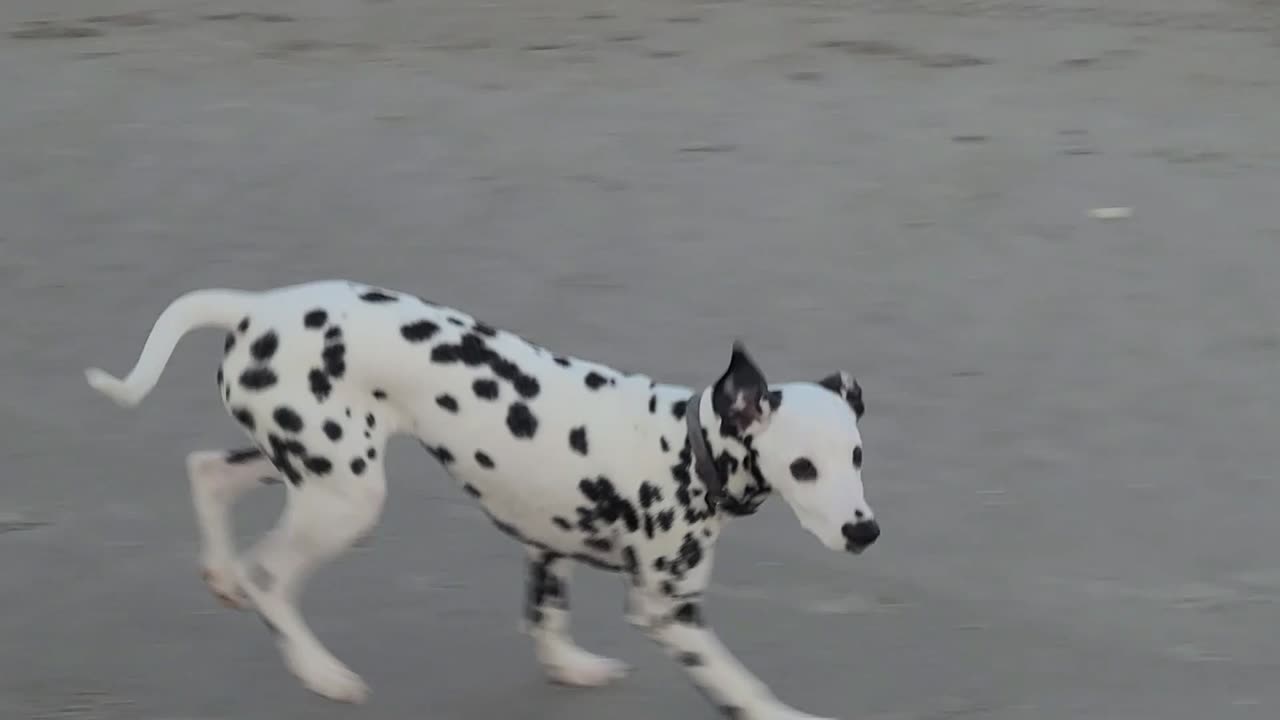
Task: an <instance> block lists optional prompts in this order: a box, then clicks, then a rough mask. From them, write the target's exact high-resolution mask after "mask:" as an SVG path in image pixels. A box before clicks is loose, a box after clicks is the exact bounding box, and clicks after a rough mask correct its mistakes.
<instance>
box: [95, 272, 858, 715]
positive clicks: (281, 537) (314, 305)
mask: <svg viewBox="0 0 1280 720" xmlns="http://www.w3.org/2000/svg"><path fill="white" fill-rule="evenodd" d="M200 328H219V329H221V330H224V331H226V332H227V335H226V343H225V351H224V357H223V360H222V364H221V366H220V368H219V370H218V374H217V382H218V389H219V393H220V395H221V397H222V401H223V404H224V405H225V407H226V409H227V411H228V412H229V413H230V415H231V417H232V418H234V419H235V421H236V422H238V423H239V424H240V426H241V427H242V428H243V429H244V431H245V432H246V433H247V434H248V435H249V437H250V438H252V440H253V447H251V448H248V449H244V450H230V451H227V450H223V451H198V452H194V453H192V454H191V455H189V456H188V462H187V465H188V472H189V474H190V480H191V485H192V494H193V504H194V507H195V511H196V516H197V520H198V525H199V529H200V536H201V560H202V564H203V574H204V579H205V581H206V582H207V583H208V585H209V586H210V588H211V590H212V591H213V593H214V594H215V595H216V596H217V597H218V598H219V599H221V600H222V601H223V602H224V603H226V604H228V605H232V606H237V607H243V608H252V609H253V610H255V611H256V612H257V613H258V615H259V616H260V617H261V618H262V620H263V621H264V622H265V624H266V626H267V627H268V629H270V631H271V633H272V634H273V636H274V638H275V642H276V644H277V646H278V649H279V651H280V653H281V654H282V656H283V659H284V662H285V664H286V665H287V667H288V669H289V670H290V671H291V672H292V673H293V674H294V675H295V676H297V678H298V679H299V680H300V681H301V682H302V684H303V685H304V686H305V687H307V688H308V689H310V690H312V691H313V692H315V693H317V694H319V695H321V696H323V697H326V698H329V699H331V700H335V701H344V702H361V701H363V700H364V699H365V698H366V696H367V693H368V689H367V686H366V685H365V683H364V681H363V680H362V679H361V678H360V677H359V676H358V675H357V674H355V673H354V672H352V671H351V670H350V669H348V668H347V667H346V665H344V664H343V663H342V662H341V661H339V660H338V659H337V658H336V657H334V656H333V654H331V653H330V652H329V650H328V649H326V648H325V646H324V644H322V643H321V641H320V640H319V639H318V638H317V637H316V636H315V635H314V634H313V633H312V631H311V629H310V628H309V627H308V626H307V623H306V622H305V621H304V619H303V617H302V615H301V614H300V612H299V609H298V599H299V595H300V593H301V591H302V588H303V584H304V582H305V581H306V580H307V578H308V577H309V576H310V575H311V574H312V573H313V572H314V571H315V570H316V569H317V568H318V567H319V566H320V565H321V564H323V563H324V562H326V561H330V560H332V559H334V558H335V557H336V556H338V555H339V554H340V553H342V552H343V551H345V550H346V549H347V548H349V547H350V546H351V545H352V544H353V543H355V542H357V541H358V540H359V539H360V538H361V537H362V536H364V535H365V534H366V533H368V532H369V531H370V530H371V529H372V528H373V526H374V525H375V524H376V522H377V520H378V517H379V515H380V513H381V511H382V508H383V504H384V501H385V498H386V492H387V489H386V477H385V473H384V470H383V464H382V460H383V457H384V449H385V447H386V443H387V440H388V439H389V438H391V437H393V436H396V435H402V434H408V435H412V436H414V437H415V438H417V439H418V440H419V441H420V442H421V444H422V445H423V446H424V447H425V448H426V450H427V451H428V452H429V453H430V454H431V455H432V456H434V458H435V459H436V460H437V461H438V462H439V463H441V464H442V465H443V466H444V467H445V468H446V470H447V472H448V474H449V475H450V476H452V477H453V478H455V479H456V480H457V482H458V483H459V484H460V485H461V487H462V490H463V491H464V492H465V493H466V494H467V495H469V496H470V497H471V498H473V499H474V500H475V501H476V502H477V503H478V504H479V506H480V507H481V508H482V509H483V510H484V512H485V513H486V514H487V515H488V516H489V517H490V518H491V519H492V521H493V522H494V524H496V525H497V527H498V528H499V529H500V530H502V531H503V532H505V533H506V534H508V535H510V536H512V537H513V538H515V539H516V540H518V541H519V542H520V543H521V544H523V546H524V547H525V549H526V552H527V558H528V560H527V572H528V575H527V581H526V589H527V597H526V600H525V608H524V618H523V621H522V629H523V630H524V632H526V633H527V634H528V635H530V636H531V638H532V640H533V645H534V649H535V655H536V658H537V660H538V661H539V663H540V664H541V666H542V667H543V668H544V669H545V671H546V673H547V674H548V675H549V677H550V679H551V680H553V681H555V682H559V683H565V684H569V685H575V686H598V685H603V684H605V683H608V682H610V681H613V680H616V679H618V678H620V677H622V676H623V675H624V674H625V673H626V672H627V669H628V668H627V666H626V665H624V664H623V663H621V662H619V661H617V660H613V659H610V658H604V657H600V656H598V655H595V654H592V653H590V652H588V651H587V650H584V649H583V648H581V647H579V646H578V645H577V644H576V643H575V642H574V640H573V637H572V636H571V634H570V632H569V602H568V586H569V576H570V570H571V568H572V567H573V566H574V565H575V563H582V564H585V565H588V566H592V567H595V568H600V569H604V570H608V571H614V572H618V573H621V574H622V575H623V577H624V579H625V583H626V586H627V602H626V615H627V620H628V621H629V622H631V623H632V624H634V625H636V626H639V627H641V628H643V629H644V630H645V632H646V634H647V635H648V636H649V637H651V638H652V639H653V640H655V641H656V642H657V643H658V644H659V645H660V646H661V647H662V648H663V649H664V650H665V651H666V653H667V654H668V655H670V656H671V657H672V658H673V659H675V660H676V661H677V662H679V663H680V665H682V666H683V668H684V669H685V670H686V671H687V672H688V675H689V676H690V678H691V680H692V682H693V683H694V684H695V685H696V686H697V687H698V688H699V689H700V690H701V691H702V692H703V694H705V695H706V696H708V698H709V699H710V700H711V701H712V702H713V703H715V704H716V705H717V706H718V707H719V708H721V709H722V710H723V712H724V713H725V714H726V715H727V716H729V717H734V718H750V719H751V720H804V719H808V720H816V719H815V718H813V716H810V715H807V714H805V713H802V712H800V711H798V710H795V709H792V708H790V707H788V706H787V705H785V704H784V703H782V702H781V701H780V700H778V699H777V698H776V697H775V696H774V695H773V694H772V693H771V692H770V690H769V688H768V687H767V686H766V685H765V684H764V683H763V682H761V681H760V680H758V679H757V678H756V677H754V676H753V675H752V673H751V672H750V671H749V670H748V669H747V668H745V667H744V666H743V665H742V664H741V663H740V662H739V661H738V660H736V659H735V658H734V656H733V655H732V654H731V653H730V652H729V651H728V650H727V649H726V648H725V647H724V646H723V645H722V644H721V643H720V641H719V640H718V638H717V636H716V635H715V633H714V632H713V631H712V630H711V629H710V628H709V626H708V625H707V623H706V621H705V619H704V618H705V616H704V613H703V594H704V592H705V591H706V589H707V586H708V582H709V577H710V574H711V565H712V558H713V553H714V547H715V542H716V539H717V538H718V537H719V535H720V532H721V530H722V529H723V528H724V525H725V523H726V522H727V521H728V519H729V518H733V517H740V516H746V515H751V514H752V513H754V512H755V511H756V510H757V508H758V507H759V506H760V504H761V502H763V501H764V500H765V499H766V498H767V497H768V496H769V495H770V494H772V492H773V491H775V490H776V491H777V492H778V493H779V494H781V495H782V497H783V498H784V499H785V500H786V501H787V503H788V504H789V505H790V506H791V508H792V509H793V510H794V511H795V514H796V516H797V517H798V518H799V520H800V522H801V524H802V525H803V526H804V527H805V528H807V529H808V530H809V531H810V532H811V533H812V534H814V535H815V536H817V538H818V539H819V540H820V541H821V542H822V543H823V544H824V545H826V546H827V547H828V548H830V549H832V550H837V551H840V552H850V553H855V554H856V553H860V552H862V551H863V550H865V549H866V548H867V547H868V546H870V545H871V544H872V543H874V542H875V541H876V538H877V537H878V536H879V535H880V528H879V525H878V524H877V521H876V519H875V516H874V515H873V513H872V510H871V507H870V506H869V505H868V503H867V500H866V499H865V497H864V494H863V486H862V479H861V468H862V443H861V437H860V435H859V431H858V420H859V418H861V416H862V413H863V402H862V390H861V388H860V387H859V386H858V384H857V382H856V381H854V380H853V378H851V377H850V376H849V375H848V374H845V373H834V374H832V375H830V376H829V377H827V378H825V379H822V380H819V381H816V382H793V383H786V384H781V385H772V386H771V385H769V384H768V383H767V382H766V381H765V377H764V375H763V374H762V372H761V370H760V369H759V368H758V367H757V366H756V364H755V363H754V362H753V361H752V359H751V358H750V356H749V355H748V354H747V352H746V351H745V349H744V348H743V346H742V344H741V343H734V346H733V352H732V356H731V358H730V360H729V364H728V367H727V368H726V369H725V370H724V371H723V372H722V373H721V374H720V376H719V378H718V379H717V380H716V381H715V382H714V383H712V384H710V385H709V386H707V387H704V388H702V389H693V388H687V387H678V386H675V385H666V384H660V383H657V382H655V381H653V380H651V379H650V378H649V377H647V376H644V375H639V374H626V373H622V372H619V371H617V370H614V369H612V368H610V367H607V366H604V365H601V364H597V363H594V362H590V361H586V360H580V359H576V358H571V357H565V356H562V355H557V354H553V353H552V352H550V351H548V350H546V349H544V348H542V347H539V346H538V345H535V344H533V343H530V342H528V341H526V340H524V339H522V338H521V337H519V336H517V335H515V334H513V333H511V332H508V331H505V330H500V329H496V328H494V327H492V326H490V325H487V324H485V323H483V322H481V321H478V320H476V319H475V318H473V317H471V316H469V315H467V314H465V313H463V312H460V311H458V310H455V309H453V308H449V307H445V306H442V305H438V304H435V303H432V302H429V301H426V300H423V299H421V298H418V297H415V296H413V295H408V294H404V293H399V292H395V291H391V290H387V289H383V288H379V287H373V286H368V285H364V284H360V283H356V282H351V281H346V280H328V281H320V282H313V283H306V284H299V285H292V286H287V287H282V288H277V289H273V290H267V291H264V292H247V291H239V290H219V289H208V290H196V291H193V292H189V293H187V294H185V295H183V296H181V297H179V298H177V299H176V300H174V301H173V302H172V303H171V304H170V305H169V306H168V307H167V308H166V309H165V310H164V311H163V312H162V313H161V315H160V316H159V318H158V319H157V320H156V322H155V325H154V327H153V328H152V330H151V332H150V335H149V336H148V337H147V340H146V343H145V345H144V347H143V349H142V353H141V356H140V358H139V359H138V362H137V365H136V366H135V367H134V368H133V369H132V371H131V372H130V373H129V375H128V376H127V377H126V378H125V379H124V380H120V379H117V378H115V377H113V376H111V375H109V374H107V373H106V372H104V371H103V370H99V369H96V368H91V369H88V370H86V371H85V374H86V378H87V380H88V382H89V384H90V386H92V387H93V388H95V389H96V390H98V391H100V392H102V393H103V394H105V395H107V396H108V397H110V398H112V399H113V400H114V401H116V402H117V403H119V404H120V405H122V406H125V407H132V406H135V405H137V404H138V403H139V402H140V401H141V400H142V399H143V397H144V396H146V395H147V393H148V392H150V391H151V390H152V388H153V387H154V386H155V384H156V383H157V381H158V380H159V378H160V375H161V373H162V372H163V370H164V367H165V365H166V364H167V363H168V361H169V358H170V356H171V354H172V352H173V350H174V348H175V346H176V345H177V344H178V342H179V341H180V340H181V339H182V337H183V336H184V335H186V334H187V333H188V332H191V331H193V330H196V329H200ZM264 484H281V485H283V486H284V487H285V488H286V489H287V493H288V495H287V497H288V500H287V504H286V507H285V509H284V511H283V513H282V515H281V518H280V520H279V522H278V523H277V524H276V526H275V527H274V528H273V529H272V530H270V531H269V532H268V533H266V534H265V535H264V537H263V538H261V539H260V540H259V541H258V542H257V543H256V544H255V545H254V546H253V547H252V548H250V549H249V550H248V551H247V552H246V553H245V554H244V555H243V556H239V557H238V556H237V554H236V550H235V548H234V547H233V542H232V537H231V531H230V527H231V526H230V521H229V512H230V510H231V508H232V505H233V504H234V502H235V501H236V500H237V499H238V498H240V496H241V495H242V494H244V493H246V492H247V491H249V490H250V489H252V488H255V487H258V486H261V485H264Z"/></svg>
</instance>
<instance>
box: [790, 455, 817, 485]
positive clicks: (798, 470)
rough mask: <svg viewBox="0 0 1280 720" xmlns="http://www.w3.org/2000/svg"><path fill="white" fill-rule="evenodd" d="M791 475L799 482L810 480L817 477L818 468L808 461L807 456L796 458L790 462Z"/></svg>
mask: <svg viewBox="0 0 1280 720" xmlns="http://www.w3.org/2000/svg"><path fill="white" fill-rule="evenodd" d="M791 477H793V478H795V479H796V480H799V481H800V482H812V481H814V480H817V479H818V468H816V467H814V466H813V463H811V462H809V458H796V460H795V462H793V463H791Z"/></svg>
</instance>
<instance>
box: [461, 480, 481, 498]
mask: <svg viewBox="0 0 1280 720" xmlns="http://www.w3.org/2000/svg"><path fill="white" fill-rule="evenodd" d="M462 491H463V492H465V493H466V494H468V495H470V496H471V497H473V498H480V497H481V494H480V491H479V490H477V489H476V486H475V485H472V484H471V483H466V484H465V485H463V486H462Z"/></svg>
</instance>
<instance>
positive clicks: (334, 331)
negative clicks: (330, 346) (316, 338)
mask: <svg viewBox="0 0 1280 720" xmlns="http://www.w3.org/2000/svg"><path fill="white" fill-rule="evenodd" d="M341 337H342V328H340V327H338V326H336V325H335V326H333V327H331V328H329V329H328V330H325V331H324V339H325V340H338V339H339V338H341Z"/></svg>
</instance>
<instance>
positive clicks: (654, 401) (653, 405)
mask: <svg viewBox="0 0 1280 720" xmlns="http://www.w3.org/2000/svg"><path fill="white" fill-rule="evenodd" d="M649 412H650V413H655V412H658V396H657V395H650V396H649Z"/></svg>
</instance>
